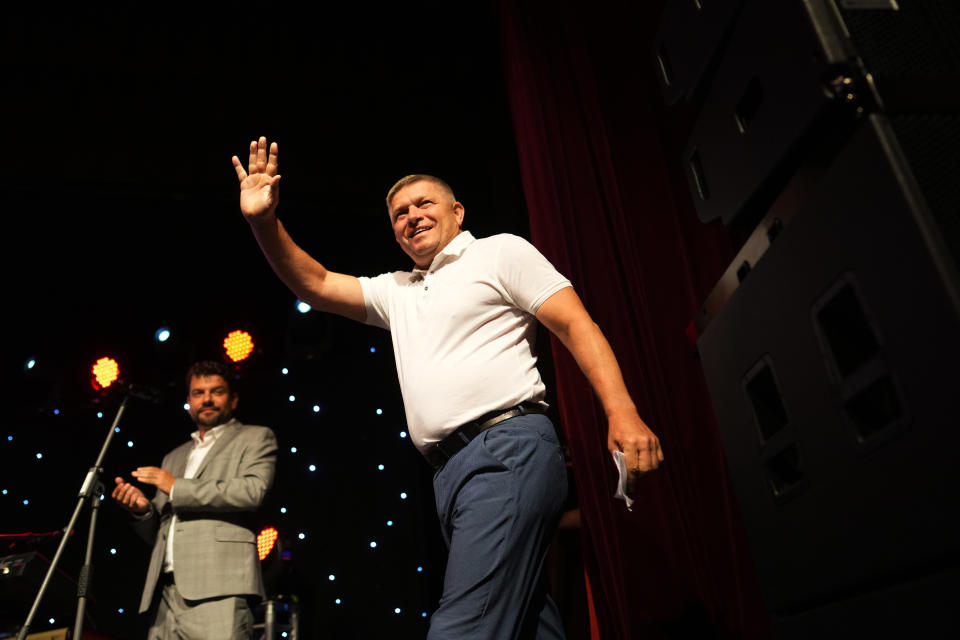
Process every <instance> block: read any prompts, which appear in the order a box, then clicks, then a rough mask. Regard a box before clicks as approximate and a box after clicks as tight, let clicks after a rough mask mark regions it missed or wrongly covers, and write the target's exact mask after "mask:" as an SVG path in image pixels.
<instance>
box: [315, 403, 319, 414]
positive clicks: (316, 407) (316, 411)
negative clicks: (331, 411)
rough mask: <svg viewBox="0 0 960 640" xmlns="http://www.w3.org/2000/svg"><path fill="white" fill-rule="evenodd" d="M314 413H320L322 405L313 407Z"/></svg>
mask: <svg viewBox="0 0 960 640" xmlns="http://www.w3.org/2000/svg"><path fill="white" fill-rule="evenodd" d="M313 412H314V413H320V405H318V404H315V405H313Z"/></svg>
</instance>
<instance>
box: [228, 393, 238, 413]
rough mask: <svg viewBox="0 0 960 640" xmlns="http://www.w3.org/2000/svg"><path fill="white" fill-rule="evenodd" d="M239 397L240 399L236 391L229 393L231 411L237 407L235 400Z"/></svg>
mask: <svg viewBox="0 0 960 640" xmlns="http://www.w3.org/2000/svg"><path fill="white" fill-rule="evenodd" d="M239 399H240V396H238V395H237V394H236V393H231V394H230V410H231V411H234V410H236V408H237V400H239Z"/></svg>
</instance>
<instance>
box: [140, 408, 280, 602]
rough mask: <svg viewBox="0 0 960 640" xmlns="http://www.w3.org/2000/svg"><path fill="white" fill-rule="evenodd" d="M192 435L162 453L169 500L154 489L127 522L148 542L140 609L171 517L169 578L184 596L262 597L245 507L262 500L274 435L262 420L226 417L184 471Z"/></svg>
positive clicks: (273, 458) (148, 596) (273, 460)
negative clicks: (191, 469) (146, 506)
mask: <svg viewBox="0 0 960 640" xmlns="http://www.w3.org/2000/svg"><path fill="white" fill-rule="evenodd" d="M192 447H193V441H192V440H191V441H190V442H186V443H184V444H182V445H180V446H179V447H177V448H176V449H174V450H173V451H171V452H170V453H168V454H167V455H166V456H164V458H163V463H162V464H161V466H162V467H163V468H164V469H166V470H167V471H169V472H170V473H171V474H173V476H174V477H175V478H176V480H175V481H174V484H173V500H172V501H171V500H170V499H169V498H168V496H167V494H165V493H164V492H162V491H157V495H156V497H154V499H153V500H152V501H151V507H150V512H149V513H148V514H146V515H144V516H142V517H140V518H137V520H136V522H135V523H134V528H135V529H136V531H137V533H138V534H139V535H140V536H141V537H142V538H143V539H144V540H146V541H147V543H148V544H152V545H153V554H152V555H151V557H150V567H149V569H148V570H147V580H146V584H145V585H144V587H143V596H142V597H141V599H140V612H141V613H142V612H144V611H146V610H148V609H149V608H150V604H151V601H152V599H153V592H154V588H155V587H156V585H157V579H158V578H159V577H160V571H161V570H162V569H163V556H164V552H165V549H166V544H167V532H168V530H169V528H170V522H171V517H172V516H173V514H176V516H177V525H176V535H175V536H174V538H173V564H174V579H175V580H176V583H177V590H178V591H179V592H180V595H182V596H183V597H184V598H186V599H188V600H201V599H204V598H215V597H221V596H236V595H258V596H260V597H263V596H264V590H263V579H262V577H261V575H260V561H259V558H258V557H257V542H256V533H255V532H254V531H253V529H252V526H253V523H252V522H251V516H252V512H254V511H256V510H257V508H259V506H260V505H261V504H262V503H263V500H264V498H265V497H266V495H267V491H268V490H269V488H270V485H271V484H273V477H274V473H275V471H276V464H277V439H276V437H275V436H274V434H273V431H271V430H270V429H268V428H267V427H258V426H253V425H245V424H240V423H239V422H237V420H235V419H234V420H231V421H230V422H228V423H226V425H225V428H224V429H223V431H222V433H220V434H219V435H218V437H217V439H216V441H215V442H214V444H213V447H212V448H211V449H210V451H209V453H207V456H206V458H204V460H203V463H202V464H201V465H200V468H199V469H198V470H197V473H196V476H195V477H194V478H190V479H188V478H184V477H182V476H183V473H184V469H185V468H186V465H187V456H188V455H189V454H190V449H191V448H192Z"/></svg>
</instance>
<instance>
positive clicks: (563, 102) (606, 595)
mask: <svg viewBox="0 0 960 640" xmlns="http://www.w3.org/2000/svg"><path fill="white" fill-rule="evenodd" d="M655 4H659V3H654V2H650V3H649V5H650V6H646V5H644V8H642V9H637V8H636V7H634V8H633V10H632V11H631V10H630V8H629V7H628V6H627V5H625V4H624V3H622V2H617V1H616V0H597V1H595V2H592V3H590V4H589V7H588V6H587V3H585V2H584V3H577V2H562V1H560V2H556V1H555V2H546V1H545V0H528V1H520V0H513V1H511V0H502V1H501V2H500V3H499V5H498V20H499V26H500V35H501V43H502V53H503V63H504V74H505V81H506V87H507V94H508V100H509V102H510V109H511V114H512V118H513V124H514V130H515V136H516V141H517V150H518V157H519V161H520V169H521V174H522V180H523V188H524V194H525V197H526V201H527V202H526V203H527V208H528V211H529V215H530V229H531V236H532V240H533V242H534V244H536V246H537V247H538V248H539V249H540V250H541V251H542V252H543V253H544V255H546V256H547V258H549V259H550V260H551V261H552V262H553V263H554V265H556V266H557V268H558V269H559V270H560V271H561V272H562V273H564V274H565V275H567V276H568V277H570V278H571V280H572V281H573V283H574V286H575V288H576V289H577V291H578V293H579V294H580V296H581V298H582V299H583V300H584V304H585V305H586V306H587V309H588V310H589V311H590V312H591V315H592V316H593V318H594V320H595V321H596V322H597V324H598V325H599V326H600V327H601V329H602V330H603V331H604V333H605V335H606V336H607V338H608V340H609V341H610V343H611V345H612V346H613V349H614V352H615V353H616V355H617V358H618V360H619V362H620V365H621V368H622V369H623V374H624V378H625V380H626V382H627V386H628V388H629V389H630V391H631V395H632V396H633V399H634V402H635V403H636V404H637V407H638V409H639V410H640V414H641V416H642V417H643V418H644V420H645V421H646V422H647V423H648V424H649V425H650V427H651V428H652V429H653V430H654V432H655V433H657V435H658V436H659V437H660V439H661V442H662V445H663V450H664V454H665V456H666V461H665V465H664V467H663V468H662V469H661V470H660V471H658V472H656V473H654V474H651V475H650V476H648V477H646V478H644V479H643V481H642V482H641V487H640V489H639V490H638V494H637V496H636V504H635V505H634V508H633V512H632V513H631V512H627V510H626V508H625V506H624V504H623V503H622V502H621V501H617V500H614V499H613V492H614V488H615V483H616V471H615V468H614V466H613V464H612V461H611V458H610V454H609V452H608V451H607V446H606V424H605V419H604V415H603V412H602V410H601V408H600V405H599V403H598V402H597V401H596V400H595V398H594V397H593V393H592V391H591V390H590V388H589V385H588V384H587V382H586V380H585V379H584V378H583V375H582V374H581V373H580V371H579V369H578V367H577V365H576V363H575V362H574V361H573V359H572V358H571V357H570V355H569V354H568V353H567V352H566V350H565V349H564V348H563V347H562V345H560V344H559V342H557V341H556V340H555V339H554V340H552V348H553V353H554V360H555V366H556V386H557V389H556V392H557V398H558V405H559V412H560V417H561V422H562V424H563V428H564V431H565V436H566V441H567V443H568V447H569V450H570V455H571V458H572V460H573V468H574V476H575V481H576V485H577V492H578V495H579V506H580V510H581V514H582V521H583V523H584V526H583V530H582V532H583V545H584V564H585V568H586V571H587V573H588V575H589V579H590V588H591V593H592V601H593V603H594V605H595V607H596V614H597V620H596V627H595V630H594V632H593V635H594V637H595V638H597V637H599V638H603V639H604V640H606V639H608V638H624V639H627V638H638V637H645V638H646V637H650V638H658V637H664V638H668V637H759V636H763V635H766V634H767V632H768V622H767V617H766V614H765V612H764V610H763V607H762V604H761V602H760V599H759V595H758V592H757V588H756V583H755V579H754V574H753V569H752V567H751V565H750V561H749V558H748V554H747V549H746V547H745V542H744V538H743V533H742V529H741V527H740V525H739V519H738V515H737V513H736V503H735V499H734V497H733V495H732V490H731V487H730V486H729V485H728V481H727V470H726V466H725V462H724V459H723V452H722V448H721V444H720V439H719V434H718V432H717V427H716V424H715V421H714V417H713V411H712V407H711V404H710V400H709V396H708V393H707V389H706V385H705V382H704V380H703V375H702V372H701V370H700V365H699V362H698V361H697V360H696V358H695V357H694V354H693V353H692V350H691V346H690V344H689V342H688V341H687V339H686V337H685V329H686V327H687V325H688V323H689V322H690V321H691V320H692V319H693V318H694V317H695V314H696V313H697V310H698V306H699V303H700V302H701V301H702V300H703V299H704V297H705V296H706V294H707V293H708V292H709V290H710V288H711V287H712V285H713V283H714V282H715V281H716V279H717V278H718V277H719V275H720V274H721V273H722V271H723V269H724V268H726V266H727V264H728V263H729V261H730V260H731V259H732V247H731V242H730V239H729V237H728V234H727V233H726V232H725V230H724V229H723V228H722V227H717V226H708V225H703V224H701V223H700V222H699V221H698V220H697V219H696V215H695V213H694V211H693V207H692V203H691V202H690V201H689V195H688V192H687V190H686V186H685V184H683V178H682V175H681V174H679V173H678V171H677V170H673V166H674V165H671V162H674V163H675V164H676V165H677V167H678V166H679V165H678V162H679V161H678V160H677V159H676V158H675V157H674V156H677V155H678V154H677V152H676V144H675V140H676V138H677V136H676V135H675V133H674V132H675V130H678V129H679V130H680V131H681V132H682V127H683V124H684V123H683V117H684V114H683V113H679V115H678V114H677V113H674V114H673V115H672V116H671V117H670V118H666V117H665V114H667V112H666V111H665V110H664V109H662V108H661V107H660V97H659V94H658V92H657V88H656V85H655V83H654V80H653V76H652V69H653V67H652V60H651V56H650V54H649V52H648V50H649V49H650V47H649V46H648V44H647V43H649V42H650V41H651V40H652V38H651V34H652V32H653V28H654V27H653V25H655V23H656V20H657V17H658V15H659V9H658V7H655V6H653V5H655ZM671 118H672V119H671Z"/></svg>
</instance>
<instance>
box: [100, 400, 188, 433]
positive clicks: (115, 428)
mask: <svg viewBox="0 0 960 640" xmlns="http://www.w3.org/2000/svg"><path fill="white" fill-rule="evenodd" d="M183 408H184V409H187V408H189V407H187V405H186V404H184V405H183ZM113 432H114V433H120V427H114V428H113Z"/></svg>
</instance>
